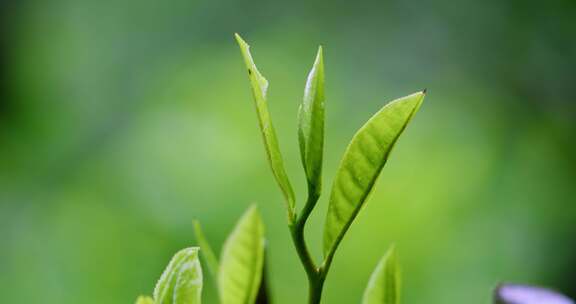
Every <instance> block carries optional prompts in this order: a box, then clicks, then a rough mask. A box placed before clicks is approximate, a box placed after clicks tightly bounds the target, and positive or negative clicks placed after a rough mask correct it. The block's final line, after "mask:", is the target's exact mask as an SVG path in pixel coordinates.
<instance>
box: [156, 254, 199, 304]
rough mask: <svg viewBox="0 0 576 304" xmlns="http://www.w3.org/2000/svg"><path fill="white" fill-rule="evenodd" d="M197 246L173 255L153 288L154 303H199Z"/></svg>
mask: <svg viewBox="0 0 576 304" xmlns="http://www.w3.org/2000/svg"><path fill="white" fill-rule="evenodd" d="M198 250H199V248H198V247H191V248H186V249H182V250H180V251H179V252H178V253H176V254H175V255H174V257H173V258H172V260H171V261H170V263H169V264H168V267H166V270H164V273H163V274H162V276H161V277H160V280H158V283H157V284H156V288H155V289H154V300H155V302H156V304H199V303H201V295H202V268H201V266H200V262H199V261H198Z"/></svg>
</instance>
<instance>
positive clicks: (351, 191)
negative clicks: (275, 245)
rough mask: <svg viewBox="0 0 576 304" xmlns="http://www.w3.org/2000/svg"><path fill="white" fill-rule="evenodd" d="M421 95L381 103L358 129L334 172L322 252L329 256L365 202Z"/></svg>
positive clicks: (419, 101) (415, 108) (329, 257)
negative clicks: (384, 104)
mask: <svg viewBox="0 0 576 304" xmlns="http://www.w3.org/2000/svg"><path fill="white" fill-rule="evenodd" d="M423 99H424V92H419V93H415V94H412V95H409V96H406V97H403V98H400V99H397V100H395V101H392V102H390V103H389V104H387V105H386V106H384V107H383V108H382V109H381V110H380V111H379V112H378V113H376V114H375V115H374V116H372V118H370V119H369V120H368V122H366V124H364V126H362V128H360V130H358V132H357V133H356V134H355V135H354V137H353V138H352V141H351V142H350V144H349V145H348V148H347V149H346V152H344V156H343V158H342V161H341V162H340V167H339V169H338V171H337V173H336V178H335V180H334V185H333V186H332V193H331V196H330V203H329V207H328V214H327V216H326V224H325V227H324V255H325V257H326V258H327V259H328V260H330V259H331V257H332V256H333V255H334V252H335V251H336V248H337V247H338V245H339V243H340V241H341V240H342V238H343V237H344V234H345V233H346V231H347V230H348V228H349V227H350V225H351V224H352V221H354V218H355V217H356V215H357V214H358V212H359V211H360V208H361V207H362V206H363V205H364V203H365V202H366V200H367V198H368V196H369V194H370V192H371V191H372V188H373V187H374V184H375V183H376V180H377V178H378V176H379V175H380V171H382V167H383V166H384V164H385V163H386V161H387V160H388V156H389V155H390V151H391V150H392V148H393V147H394V144H395V143H396V141H397V139H398V137H399V136H400V135H401V134H402V131H404V129H405V128H406V125H407V124H408V123H409V122H410V119H411V118H412V116H413V115H414V113H415V112H416V111H417V110H418V108H419V107H420V104H421V103H422V100H423Z"/></svg>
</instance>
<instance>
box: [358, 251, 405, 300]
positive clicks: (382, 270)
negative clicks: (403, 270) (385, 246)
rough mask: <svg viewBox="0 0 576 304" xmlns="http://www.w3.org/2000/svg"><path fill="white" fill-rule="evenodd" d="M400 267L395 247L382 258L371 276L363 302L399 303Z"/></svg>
mask: <svg viewBox="0 0 576 304" xmlns="http://www.w3.org/2000/svg"><path fill="white" fill-rule="evenodd" d="M399 303H400V269H399V267H398V262H397V258H396V251H395V249H394V247H392V248H390V250H388V252H387V253H386V254H385V255H384V257H383V258H382V259H381V260H380V262H379V263H378V265H377V266H376V269H374V272H373V273H372V275H371V276H370V281H369V282H368V286H367V287H366V290H365V291H364V297H363V299H362V304H399Z"/></svg>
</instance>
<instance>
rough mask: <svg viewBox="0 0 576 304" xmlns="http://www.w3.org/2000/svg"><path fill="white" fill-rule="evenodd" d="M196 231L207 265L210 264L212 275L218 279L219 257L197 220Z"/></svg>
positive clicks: (209, 268) (209, 269)
mask: <svg viewBox="0 0 576 304" xmlns="http://www.w3.org/2000/svg"><path fill="white" fill-rule="evenodd" d="M193 225H194V233H195V234H196V240H197V241H198V245H200V248H201V249H202V250H201V251H200V255H201V256H202V257H203V258H204V261H205V262H206V265H208V271H209V272H210V274H211V275H212V277H213V278H214V279H215V280H216V279H217V276H218V267H219V266H218V258H216V255H215V254H214V251H213V250H212V247H211V246H210V244H209V243H208V241H207V240H206V237H205V236H204V232H203V231H202V227H201V226H200V223H199V222H198V221H197V220H194V222H193Z"/></svg>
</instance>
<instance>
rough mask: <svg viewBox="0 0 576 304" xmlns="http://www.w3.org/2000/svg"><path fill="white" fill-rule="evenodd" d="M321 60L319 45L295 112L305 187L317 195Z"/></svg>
mask: <svg viewBox="0 0 576 304" xmlns="http://www.w3.org/2000/svg"><path fill="white" fill-rule="evenodd" d="M324 99H325V97H324V59H323V56H322V47H319V48H318V54H317V55H316V60H315V61H314V65H313V66H312V70H311V71H310V73H309V74H308V79H307V81H306V88H305V89H304V99H303V102H302V104H301V105H300V109H299V111H298V141H299V143H300V154H301V157H302V164H303V165H304V171H305V172H306V178H307V180H308V189H309V190H311V191H314V192H315V193H314V194H315V195H320V191H321V185H322V155H323V152H324V151H323V150H324Z"/></svg>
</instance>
